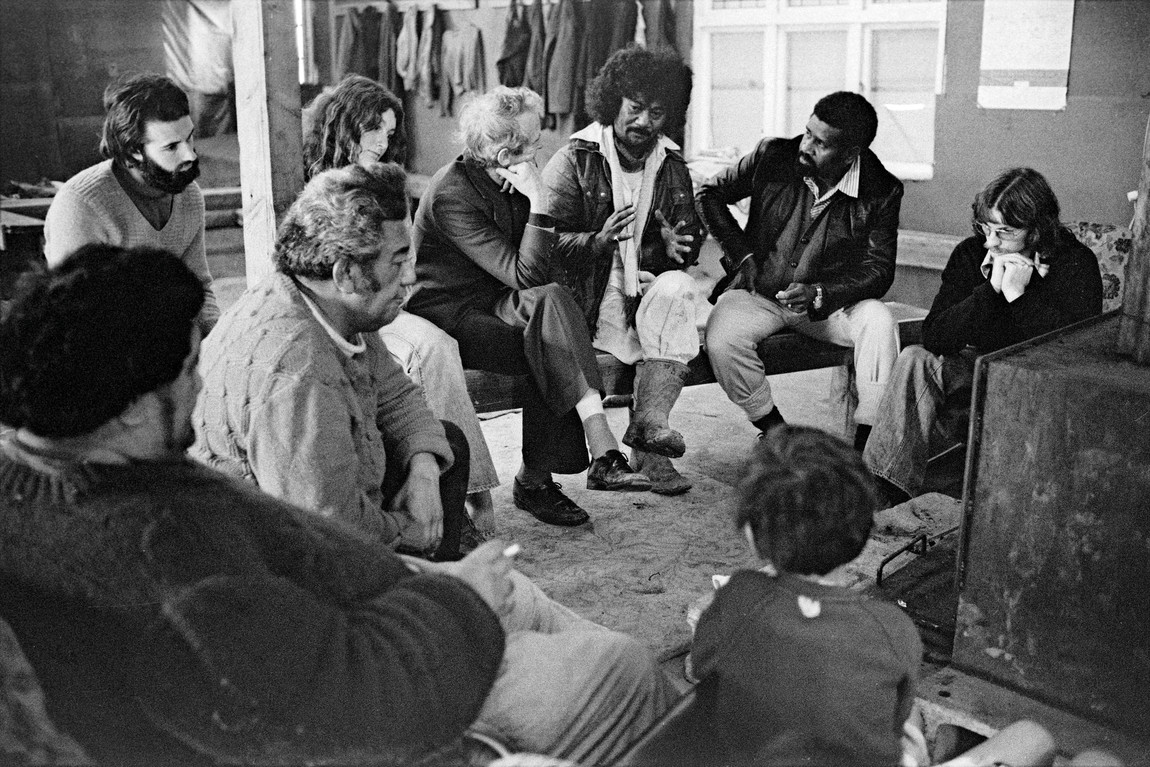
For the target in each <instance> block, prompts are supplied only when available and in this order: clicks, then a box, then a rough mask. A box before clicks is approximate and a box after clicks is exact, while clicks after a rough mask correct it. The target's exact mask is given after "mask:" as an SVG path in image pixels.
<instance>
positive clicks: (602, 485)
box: [587, 450, 651, 490]
mask: <svg viewBox="0 0 1150 767" xmlns="http://www.w3.org/2000/svg"><path fill="white" fill-rule="evenodd" d="M587 489H588V490H650V489H651V480H650V479H648V478H647V475H646V474H640V473H639V472H637V471H635V470H634V469H632V468H631V465H630V464H629V463H627V459H626V458H625V457H624V456H623V454H622V453H620V452H619V451H618V450H608V451H607V452H606V453H604V454H603V455H601V456H599V457H598V458H596V459H595V460H594V461H592V462H591V468H590V469H588V470H587Z"/></svg>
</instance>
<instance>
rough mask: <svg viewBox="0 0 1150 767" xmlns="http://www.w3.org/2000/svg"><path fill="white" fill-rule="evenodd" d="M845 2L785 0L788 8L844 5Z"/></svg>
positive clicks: (840, 0) (842, 0)
mask: <svg viewBox="0 0 1150 767" xmlns="http://www.w3.org/2000/svg"><path fill="white" fill-rule="evenodd" d="M846 4H847V0H787V5H789V6H792V7H793V6H799V5H846Z"/></svg>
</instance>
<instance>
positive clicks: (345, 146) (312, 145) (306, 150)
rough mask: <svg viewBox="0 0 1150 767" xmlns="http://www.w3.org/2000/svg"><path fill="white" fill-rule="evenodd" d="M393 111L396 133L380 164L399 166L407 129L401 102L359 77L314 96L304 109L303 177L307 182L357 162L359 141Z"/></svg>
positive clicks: (405, 157)
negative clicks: (386, 113)
mask: <svg viewBox="0 0 1150 767" xmlns="http://www.w3.org/2000/svg"><path fill="white" fill-rule="evenodd" d="M389 109H390V110H391V111H393V112H395V134H394V135H393V136H392V137H391V140H390V141H389V142H388V146H387V153H386V154H384V156H383V157H381V158H379V161H380V162H394V163H398V164H400V165H402V164H403V163H404V161H405V160H406V159H407V130H406V128H405V127H404V119H403V102H402V101H400V100H399V98H398V97H397V96H396V95H395V94H394V93H392V92H391V91H389V90H388V89H387V88H384V87H383V86H382V85H380V84H379V83H377V82H376V81H375V80H371V79H369V78H367V77H364V76H362V75H348V76H347V77H345V78H343V80H341V81H340V82H339V85H337V86H335V87H334V88H332V89H331V90H327V91H324V92H323V93H321V94H320V95H319V96H317V97H316V99H315V101H314V102H313V103H312V105H311V107H309V108H308V109H307V110H306V112H305V113H306V114H307V115H309V116H310V119H309V120H308V121H307V124H306V125H305V128H304V140H303V158H304V177H305V178H306V179H310V178H311V177H312V176H315V175H316V174H318V173H322V172H323V171H325V170H330V169H332V168H341V167H343V166H344V165H351V164H352V163H354V162H355V161H356V160H357V159H358V156H357V154H358V151H359V140H360V139H361V138H362V137H363V134H364V133H367V132H368V131H373V130H375V129H376V128H378V127H379V126H380V122H381V120H380V118H381V117H382V116H383V113H384V112H386V111H387V110H389Z"/></svg>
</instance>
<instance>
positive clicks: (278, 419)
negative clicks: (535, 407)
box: [191, 273, 453, 544]
mask: <svg viewBox="0 0 1150 767" xmlns="http://www.w3.org/2000/svg"><path fill="white" fill-rule="evenodd" d="M363 340H364V342H365V344H366V346H367V348H366V349H365V350H364V351H362V352H360V353H359V354H356V355H354V356H351V357H349V356H348V355H347V354H345V353H344V352H343V351H341V350H340V349H339V348H338V347H337V346H336V345H335V342H334V341H333V340H332V338H331V336H329V335H328V333H327V331H326V330H324V328H323V326H322V325H320V324H319V322H318V321H317V320H316V318H315V315H313V314H312V312H311V309H310V308H308V306H307V304H306V303H305V302H304V300H303V295H302V294H301V293H300V289H299V287H298V286H297V285H296V284H295V282H294V281H293V280H292V279H291V278H290V277H287V276H285V275H283V274H278V273H277V274H272V275H270V276H269V277H268V278H266V279H265V280H264V281H262V282H261V283H259V284H258V285H256V286H255V287H254V288H251V289H249V290H248V291H247V292H246V293H245V294H244V295H243V296H241V297H240V299H239V301H237V302H236V303H235V305H233V306H232V307H231V309H229V310H228V311H227V312H225V313H224V316H223V317H221V318H220V322H219V324H218V325H217V326H216V329H215V331H213V332H212V334H211V335H210V336H208V337H207V338H206V339H204V343H203V346H202V347H201V349H200V375H201V376H202V377H203V379H204V385H203V390H202V391H201V392H200V398H199V402H198V403H197V405H196V410H195V413H194V414H193V416H192V422H193V424H194V426H195V429H196V444H195V445H194V446H193V448H192V451H191V453H192V456H193V457H194V458H197V459H199V460H201V461H203V462H204V463H206V464H208V465H209V466H212V467H213V468H216V469H220V470H221V471H223V472H225V473H227V474H230V475H232V476H236V477H240V478H241V479H246V480H248V481H251V482H254V483H256V484H257V485H259V486H260V488H261V489H263V490H264V491H265V492H267V493H271V494H272V495H274V496H276V497H277V498H282V499H284V500H286V501H290V502H291V503H293V504H296V505H299V506H302V507H303V508H305V509H307V510H309V511H315V512H318V513H320V514H322V515H324V516H337V517H341V518H343V519H344V520H346V521H348V522H351V523H352V524H354V525H355V526H356V527H358V528H359V529H361V530H363V531H365V532H367V533H368V535H370V536H371V537H372V538H373V539H374V540H377V541H379V542H381V543H387V544H391V543H394V542H395V541H396V539H397V538H398V536H399V532H400V525H401V524H402V522H404V520H400V519H397V518H396V517H395V516H394V515H393V514H390V513H388V512H387V511H386V510H385V509H383V507H382V505H383V493H382V491H381V485H382V483H383V477H384V473H385V470H386V468H387V463H388V458H389V457H390V458H391V459H393V461H392V463H393V465H399V466H406V465H407V462H408V460H410V458H411V456H413V455H415V454H416V453H421V452H428V453H433V454H434V455H436V456H437V457H438V458H439V461H440V465H441V466H442V467H444V468H446V467H449V466H450V465H451V462H452V460H453V456H452V452H451V447H450V446H449V445H448V444H447V438H446V437H445V436H444V434H443V426H442V425H440V423H439V421H438V420H436V418H435V416H433V415H432V414H431V411H430V410H428V409H427V405H426V403H425V402H424V399H423V396H422V395H421V394H420V392H419V389H418V388H417V387H416V385H415V384H413V383H412V382H411V379H409V378H408V377H407V376H406V375H405V374H404V372H403V369H402V368H400V367H399V365H398V363H396V362H395V360H394V359H392V357H391V355H390V354H388V352H387V348H386V347H385V346H384V345H383V342H382V341H381V340H380V338H379V335H378V334H377V333H365V334H363ZM389 454H390V455H389Z"/></svg>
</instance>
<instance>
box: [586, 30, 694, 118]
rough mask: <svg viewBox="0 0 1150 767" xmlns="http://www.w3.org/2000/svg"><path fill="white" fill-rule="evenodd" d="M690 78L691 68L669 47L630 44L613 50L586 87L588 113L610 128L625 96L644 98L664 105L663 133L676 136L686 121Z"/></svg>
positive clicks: (689, 101)
mask: <svg viewBox="0 0 1150 767" xmlns="http://www.w3.org/2000/svg"><path fill="white" fill-rule="evenodd" d="M691 77H692V75H691V68H690V67H689V66H687V65H686V63H684V62H683V59H682V58H680V57H679V54H677V53H675V51H673V50H671V49H670V48H656V49H654V50H651V49H649V48H641V47H639V46H637V45H635V44H631V45H629V46H627V47H626V48H623V49H621V50H618V51H615V53H613V54H612V55H611V58H609V59H607V63H605V64H604V65H603V68H602V69H600V70H599V74H598V75H597V76H596V77H595V79H594V80H592V81H591V83H590V84H589V85H588V86H587V111H588V113H589V114H590V115H591V116H592V117H593V118H595V120H597V121H598V122H600V123H603V124H604V125H611V124H612V123H614V122H615V118H616V117H617V116H618V115H619V108H620V107H621V106H622V105H623V97H624V96H626V97H627V98H634V97H636V96H643V97H645V98H647V99H651V100H656V101H659V102H661V103H662V104H663V107H664V108H665V109H666V110H667V123H666V127H665V128H664V130H663V132H664V133H670V134H677V133H680V132H681V131H682V129H683V125H684V124H685V123H686V121H687V106H688V105H689V104H690V103H691Z"/></svg>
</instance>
